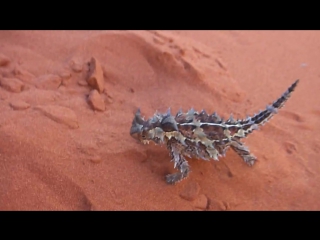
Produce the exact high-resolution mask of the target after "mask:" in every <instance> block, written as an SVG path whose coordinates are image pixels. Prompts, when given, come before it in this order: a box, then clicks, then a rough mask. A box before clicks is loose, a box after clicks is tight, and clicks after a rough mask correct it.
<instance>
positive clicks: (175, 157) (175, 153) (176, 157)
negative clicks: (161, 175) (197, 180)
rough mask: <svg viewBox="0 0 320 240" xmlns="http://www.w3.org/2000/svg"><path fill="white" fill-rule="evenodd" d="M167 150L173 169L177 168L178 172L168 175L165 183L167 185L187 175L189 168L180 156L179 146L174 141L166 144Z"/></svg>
mask: <svg viewBox="0 0 320 240" xmlns="http://www.w3.org/2000/svg"><path fill="white" fill-rule="evenodd" d="M167 147H168V150H169V151H170V155H171V159H172V161H173V162H174V168H178V170H179V172H177V173H173V174H168V175H167V176H166V182H167V183H168V184H175V183H177V182H180V181H181V180H182V179H184V178H186V177H187V176H188V175H189V172H190V167H189V164H188V162H187V160H186V159H185V158H184V157H183V156H182V154H181V152H180V151H179V146H178V145H177V143H175V142H174V141H169V142H168V143H167Z"/></svg>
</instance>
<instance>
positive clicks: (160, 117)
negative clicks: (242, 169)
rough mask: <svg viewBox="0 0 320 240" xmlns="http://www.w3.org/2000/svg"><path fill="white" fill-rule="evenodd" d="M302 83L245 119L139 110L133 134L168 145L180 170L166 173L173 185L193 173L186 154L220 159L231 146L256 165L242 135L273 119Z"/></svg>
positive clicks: (133, 126) (146, 141) (139, 137)
mask: <svg viewBox="0 0 320 240" xmlns="http://www.w3.org/2000/svg"><path fill="white" fill-rule="evenodd" d="M298 82H299V80H296V81H295V82H294V83H293V84H292V85H291V86H290V87H289V88H288V89H287V91H286V92H285V93H283V94H282V96H281V97H280V98H278V99H277V100H276V101H274V102H273V103H272V105H267V107H266V109H265V110H263V111H261V110H260V112H259V113H257V114H255V115H254V116H252V117H250V116H249V117H246V118H245V119H242V120H234V119H233V117H232V114H231V116H230V118H229V119H228V120H226V121H224V120H223V119H222V118H221V117H219V115H218V114H217V113H213V114H211V115H208V114H207V113H206V112H205V111H204V110H202V111H201V112H200V113H198V112H196V111H195V110H194V109H191V110H189V111H188V112H187V113H183V112H182V111H181V110H180V111H179V112H178V113H177V114H176V116H172V115H171V114H170V108H169V110H168V112H167V113H165V114H161V113H158V112H157V113H155V114H154V116H153V117H152V118H150V119H148V120H144V118H142V117H141V113H140V109H138V111H137V112H136V114H135V116H134V119H133V121H132V126H131V130H130V135H131V136H132V137H133V138H135V139H137V140H139V141H140V142H142V143H144V144H146V143H149V141H150V140H151V141H153V142H155V143H156V144H165V145H166V146H167V148H168V150H169V152H170V156H171V159H172V161H173V162H174V168H178V170H179V172H177V173H173V174H168V175H166V182H167V183H169V184H175V183H177V182H179V181H181V180H182V179H184V178H186V177H187V176H188V175H189V173H190V166H189V164H188V162H187V160H186V159H185V158H184V156H187V157H195V158H201V159H204V160H209V159H210V158H211V159H214V160H218V157H221V156H225V153H226V151H227V150H228V149H229V148H231V149H232V150H234V151H235V152H236V153H237V154H238V155H239V156H240V157H241V158H242V159H243V160H244V161H245V162H246V163H247V164H248V165H249V166H252V165H253V164H254V163H255V161H256V157H255V156H253V155H252V154H251V153H250V151H249V149H248V147H246V146H245V145H244V144H243V143H242V142H241V141H240V140H241V138H245V137H246V136H247V135H248V134H249V133H251V132H252V131H253V130H256V129H258V126H260V125H263V124H264V123H266V122H267V121H268V120H269V119H271V118H272V117H273V115H274V114H275V113H277V110H278V109H280V108H282V107H283V106H284V103H285V102H286V101H287V100H288V99H289V97H290V95H291V93H292V92H293V91H294V89H295V88H296V86H297V84H298Z"/></svg>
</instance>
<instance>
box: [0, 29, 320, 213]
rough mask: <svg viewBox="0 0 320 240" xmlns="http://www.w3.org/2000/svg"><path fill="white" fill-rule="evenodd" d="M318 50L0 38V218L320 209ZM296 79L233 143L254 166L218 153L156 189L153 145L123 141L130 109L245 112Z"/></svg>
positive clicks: (304, 34)
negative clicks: (259, 122)
mask: <svg viewBox="0 0 320 240" xmlns="http://www.w3.org/2000/svg"><path fill="white" fill-rule="evenodd" d="M319 51H320V32H319V31H1V32H0V80H1V85H2V87H0V112H1V116H0V209H1V210H206V209H207V210H320V201H319V199H320V188H319V185H320V178H319V176H320V160H319V158H318V156H319V153H320V137H319V136H318V134H319V132H320V127H319V121H320V108H319V106H320V94H319V89H320V79H319V78H320V72H319V63H320V55H319ZM92 57H94V58H95V59H96V60H97V61H98V62H99V63H100V64H101V66H102V69H103V73H104V85H105V86H104V87H105V91H104V92H103V93H101V94H99V93H95V95H94V94H93V95H94V96H91V97H90V98H91V99H93V100H92V101H93V102H95V103H96V104H97V108H99V106H100V109H102V111H94V110H92V105H90V104H88V95H89V93H90V91H91V88H90V87H88V86H82V85H85V84H86V82H85V79H86V77H87V76H86V74H87V71H88V67H87V65H86V63H87V62H89V61H90V59H91V58H92ZM99 74H100V75H101V76H102V71H100V73H99V72H98V71H97V75H99ZM296 79H300V83H299V85H298V87H297V89H296V91H295V92H294V93H293V94H292V97H291V98H290V99H289V101H288V102H287V104H286V106H285V107H284V108H283V109H282V110H280V111H279V114H277V115H276V116H275V117H274V118H273V119H272V120H271V121H270V122H269V123H268V124H266V125H265V126H264V127H262V129H261V131H255V132H254V133H253V134H251V135H250V136H249V137H248V139H246V141H245V142H246V144H247V145H248V146H249V148H250V150H251V151H252V153H253V154H254V155H255V156H257V157H258V159H259V160H258V162H257V163H256V164H255V165H254V167H253V168H250V167H248V166H247V165H245V164H244V162H243V161H242V160H241V159H240V158H239V157H238V156H237V155H236V154H235V153H234V152H232V151H229V152H228V153H227V156H226V157H225V158H221V159H220V161H219V162H216V161H210V162H206V161H200V160H196V159H192V160H190V161H189V163H190V165H191V170H192V173H191V175H190V177H189V178H188V179H186V180H185V181H182V182H181V183H179V184H177V185H175V186H171V185H167V184H166V183H165V181H164V175H165V174H167V173H169V172H173V171H174V170H173V165H172V163H171V162H170V159H169V155H168V152H167V151H166V150H165V148H161V147H157V146H153V145H147V146H143V145H140V144H138V143H136V142H135V141H134V139H132V138H131V137H130V135H129V130H130V126H131V121H132V118H133V113H134V111H135V110H136V108H137V107H140V108H141V111H142V114H143V115H145V116H146V117H150V116H151V115H152V114H153V113H154V112H155V111H156V110H160V111H165V110H166V109H167V108H168V107H171V110H172V112H175V111H177V110H178V109H179V108H180V107H182V108H183V110H188V109H189V108H191V107H194V108H195V109H197V110H201V109H203V108H204V109H206V110H207V111H208V112H213V111H217V112H218V113H219V114H220V115H222V116H224V117H227V116H229V114H230V113H233V114H234V116H235V117H245V116H246V114H254V113H256V112H258V110H259V109H263V108H264V107H265V106H266V105H267V104H268V103H270V102H272V101H274V100H275V99H276V98H278V97H279V96H280V95H281V94H282V93H283V92H284V91H285V90H286V89H287V87H289V86H290V84H292V83H293V82H294V81H295V80H296ZM99 101H100V102H99ZM98 105H99V106H98ZM104 109H105V110H104Z"/></svg>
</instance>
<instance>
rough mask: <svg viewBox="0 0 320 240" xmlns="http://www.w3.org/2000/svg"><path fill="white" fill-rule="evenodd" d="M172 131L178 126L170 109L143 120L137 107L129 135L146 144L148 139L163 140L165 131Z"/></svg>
mask: <svg viewBox="0 0 320 240" xmlns="http://www.w3.org/2000/svg"><path fill="white" fill-rule="evenodd" d="M172 131H178V128H177V124H176V121H175V120H174V117H172V116H171V115H170V111H168V112H167V113H166V114H159V113H156V114H154V116H153V117H152V118H150V119H148V120H144V119H143V118H142V117H141V113H140V109H138V110H137V112H136V113H135V115H134V118H133V121H132V125H131V129H130V135H131V137H133V138H134V139H136V140H138V141H139V142H142V143H143V144H148V143H149V141H153V142H155V143H157V144H158V143H162V142H163V141H164V136H165V133H166V132H172Z"/></svg>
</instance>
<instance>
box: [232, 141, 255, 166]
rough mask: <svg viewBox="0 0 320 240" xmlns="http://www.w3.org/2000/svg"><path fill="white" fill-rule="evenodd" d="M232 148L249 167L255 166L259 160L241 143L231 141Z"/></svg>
mask: <svg viewBox="0 0 320 240" xmlns="http://www.w3.org/2000/svg"><path fill="white" fill-rule="evenodd" d="M230 147H231V148H232V149H233V150H234V151H235V152H236V153H237V154H238V155H239V156H240V157H241V158H242V159H243V160H244V161H245V163H246V164H248V165H249V166H253V164H254V163H255V161H256V160H257V158H256V157H255V156H253V155H252V154H251V153H250V150H249V148H248V147H247V146H245V145H244V144H243V143H241V142H240V141H235V140H233V141H231V144H230Z"/></svg>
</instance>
